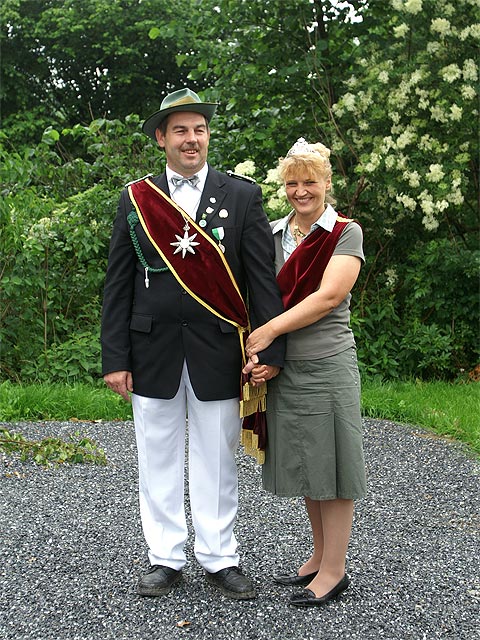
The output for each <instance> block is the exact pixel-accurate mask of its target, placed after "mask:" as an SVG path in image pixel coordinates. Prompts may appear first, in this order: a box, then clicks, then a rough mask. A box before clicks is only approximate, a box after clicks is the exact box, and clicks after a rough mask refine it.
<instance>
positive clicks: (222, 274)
mask: <svg viewBox="0 0 480 640" xmlns="http://www.w3.org/2000/svg"><path fill="white" fill-rule="evenodd" d="M128 191H129V195H130V199H131V201H132V202H133V205H134V207H135V209H136V211H137V214H138V217H139V220H140V223H141V225H142V227H143V229H144V231H145V233H146V234H147V237H148V239H149V240H150V242H151V243H152V244H153V246H154V247H155V249H156V250H157V251H158V253H159V254H160V256H161V257H162V258H163V260H164V261H165V264H167V265H168V267H169V269H170V271H171V272H172V274H173V275H174V276H175V278H176V279H177V280H178V282H179V283H180V284H181V285H182V287H183V288H184V289H185V290H187V291H188V293H189V294H190V295H191V296H193V297H194V298H195V299H196V300H197V301H198V302H200V304H202V305H203V306H204V307H206V308H207V309H209V311H211V312H212V313H214V314H215V315H216V316H218V317H219V318H222V320H225V321H226V322H229V323H230V324H233V325H235V326H236V327H237V328H243V329H244V330H246V329H247V328H248V325H249V321H248V313H247V309H246V307H245V303H244V301H243V298H242V296H241V294H240V290H239V288H238V285H237V283H236V282H235V278H234V276H233V273H232V272H231V270H230V267H229V265H228V263H227V261H226V260H225V257H224V255H223V253H222V252H221V251H220V249H219V248H218V246H217V245H216V244H215V242H214V241H213V240H212V238H210V236H209V235H207V234H206V233H205V232H204V231H203V230H202V229H201V228H200V227H199V226H198V225H197V224H196V223H195V222H194V221H193V220H192V219H191V218H190V216H188V215H187V214H186V213H185V212H184V211H183V210H182V209H180V207H178V206H177V205H176V204H175V202H173V200H171V199H170V198H169V197H168V196H167V195H166V194H165V193H164V192H163V191H162V190H161V189H159V188H158V187H157V186H156V185H155V184H154V183H153V182H151V181H150V180H148V179H146V180H140V181H139V182H134V183H133V184H131V185H130V186H129V187H128ZM186 222H188V226H189V227H190V229H189V231H188V235H189V236H190V237H192V236H193V235H194V234H196V235H195V238H193V240H194V242H198V243H199V244H198V246H194V247H193V250H194V252H195V253H194V254H193V253H190V252H187V253H186V254H185V257H184V258H182V252H181V251H180V252H178V253H174V251H175V247H174V246H172V245H171V243H172V242H175V241H176V240H177V238H176V236H179V237H181V238H183V236H184V234H185V229H184V227H185V223H186Z"/></svg>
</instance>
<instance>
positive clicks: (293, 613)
mask: <svg viewBox="0 0 480 640" xmlns="http://www.w3.org/2000/svg"><path fill="white" fill-rule="evenodd" d="M1 426H6V427H7V428H8V429H9V430H10V431H18V432H20V433H22V434H23V435H24V436H25V437H27V438H43V437H46V436H62V437H65V436H66V435H67V434H70V433H72V434H73V433H75V432H77V431H80V432H81V433H82V434H85V435H87V436H88V437H90V438H92V439H94V440H95V441H96V442H97V443H98V444H99V445H100V446H101V447H103V449H104V450H105V452H106V454H107V458H108V465H107V466H105V467H98V466H91V465H72V466H63V467H58V468H49V469H44V468H41V467H38V466H36V465H35V464H33V463H25V462H21V461H20V460H18V458H15V457H12V456H5V455H2V454H0V463H1V465H2V475H1V478H0V482H1V509H0V567H1V568H0V575H1V583H0V589H1V591H0V638H2V640H10V639H15V640H23V639H26V638H35V639H38V640H49V639H55V640H61V639H62V640H63V639H68V640H96V639H100V638H101V639H102V640H106V639H110V638H112V639H113V638H114V639H115V640H127V639H128V640H136V639H141V640H171V639H172V640H173V639H175V640H176V639H178V638H183V637H190V638H193V639H200V638H202V639H212V640H220V639H224V638H225V639H226V638H228V639H229V640H236V639H238V640H254V639H256V640H257V639H258V640H260V639H265V640H318V639H325V640H329V639H333V638H335V639H336V638H342V639H355V640H370V639H372V640H379V639H384V638H387V639H392V640H393V639H395V640H398V639H400V640H404V639H414V640H434V639H436V638H441V639H443V638H452V639H455V640H460V639H463V638H465V639H468V640H472V639H473V638H478V637H479V636H480V626H479V618H478V612H479V604H480V581H479V575H480V570H479V569H480V567H479V564H480V545H479V542H480V532H479V526H478V514H479V512H480V509H479V502H480V492H479V463H478V460H475V459H474V458H472V456H470V455H469V454H468V452H467V451H466V450H465V449H464V448H463V447H461V446H460V445H458V444H455V443H451V442H448V441H446V440H444V439H441V438H437V437H435V436H434V435H432V434H430V433H428V432H426V431H423V430H421V429H417V428H410V427H405V426H400V425H398V424H395V423H392V422H388V421H380V420H365V422H364V426H365V454H366V461H367V467H368V479H369V489H368V494H367V497H366V498H365V499H364V500H361V501H359V502H358V504H357V506H356V512H355V521H354V528H353V533H352V541H351V545H350V549H349V557H348V573H349V575H350V576H351V578H352V586H351V587H350V589H349V590H348V591H346V592H345V593H344V594H343V595H342V596H341V597H340V598H339V599H338V601H336V602H331V603H329V604H328V605H326V606H325V607H324V608H322V609H309V610H301V609H300V610H299V609H295V608H293V607H290V606H289V605H288V604H287V601H288V597H289V595H290V592H291V589H290V588H287V587H281V586H280V585H276V584H275V583H273V582H272V581H271V575H272V574H273V573H275V572H276V571H277V570H281V571H283V570H288V569H292V570H295V569H296V568H297V567H298V566H299V565H300V564H301V563H302V561H303V560H304V559H305V558H306V556H307V555H308V553H309V549H310V542H309V536H308V526H307V522H306V516H305V514H304V507H303V501H302V500H301V499H297V498H295V499H286V498H276V497H272V496H271V495H269V494H267V493H265V492H264V491H263V490H262V489H261V488H260V485H261V482H260V468H259V467H258V466H257V465H256V463H255V462H254V461H253V460H252V459H251V458H247V457H246V456H245V455H244V454H243V453H242V452H241V451H239V454H238V465H239V475H240V495H241V505H240V510H239V518H238V522H237V527H236V533H237V538H238V540H239V543H240V553H241V558H242V559H241V566H242V568H243V570H244V572H245V573H247V574H248V575H250V576H251V577H252V578H253V579H254V581H255V583H256V586H257V588H258V592H259V597H258V599H256V600H253V601H246V602H235V601H232V600H229V599H226V598H224V597H223V596H221V595H219V594H217V592H216V591H215V589H213V588H212V587H211V586H209V585H207V584H206V582H205V580H204V578H203V573H202V570H201V568H200V567H199V566H198V564H197V563H196V561H195V559H194V557H193V552H192V542H191V536H190V538H189V543H188V549H187V551H188V557H189V562H188V563H187V566H186V567H185V570H184V582H183V584H182V585H181V586H180V587H178V588H177V589H175V590H173V591H172V592H171V593H170V594H169V595H168V596H164V597H161V598H141V597H139V596H137V595H136V592H135V588H136V583H137V581H138V578H139V577H140V575H141V574H142V573H143V571H144V570H145V569H146V568H147V566H148V560H147V556H146V549H145V544H144V541H143V537H142V532H141V529H140V522H139V510H138V504H137V469H136V449H135V441H134V433H133V426H132V424H131V423H100V424H94V423H57V422H47V423H15V424H8V425H5V424H3V425H1ZM184 621H185V622H188V623H189V624H188V625H185V626H179V623H180V625H181V623H182V622H184Z"/></svg>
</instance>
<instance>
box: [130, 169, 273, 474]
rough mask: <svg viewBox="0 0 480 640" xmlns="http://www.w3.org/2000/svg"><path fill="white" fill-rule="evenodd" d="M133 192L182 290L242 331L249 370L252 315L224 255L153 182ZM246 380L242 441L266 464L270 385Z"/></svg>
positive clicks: (138, 209) (150, 234)
mask: <svg viewBox="0 0 480 640" xmlns="http://www.w3.org/2000/svg"><path fill="white" fill-rule="evenodd" d="M128 193H129V196H130V200H131V201H132V203H133V206H134V207H135V210H136V212H137V215H138V218H139V221H140V224H141V225H142V227H143V230H144V231H145V233H146V235H147V237H148V239H149V241H150V242H151V243H152V245H153V246H154V248H155V249H156V251H157V252H158V254H159V255H160V256H161V258H162V259H163V261H164V262H165V264H166V265H167V266H168V268H169V270H170V272H171V273H172V274H173V276H174V277H175V279H176V280H177V281H178V282H179V284H180V285H181V286H182V288H183V289H185V291H187V292H188V294H189V295H191V296H192V298H194V299H195V300H196V301H197V302H199V303H200V304H201V305H202V306H203V307H205V308H206V309H208V310H209V311H210V312H211V313H213V314H214V315H216V316H217V317H218V318H221V319H222V320H224V321H225V322H228V323H230V324H232V325H233V326H234V327H236V329H237V331H238V335H239V339H240V347H241V353H242V363H243V365H245V363H246V357H245V340H246V338H247V335H248V332H249V330H250V323H249V317H248V311H247V308H246V306H245V302H244V300H243V298H242V295H241V293H240V289H239V287H238V285H237V282H236V281H235V277H234V275H233V273H232V271H231V269H230V266H229V265H228V262H227V261H226V259H225V256H224V255H223V252H222V251H221V250H220V248H219V247H218V246H217V245H216V244H215V242H214V241H213V240H212V238H211V237H210V236H209V235H208V234H206V233H205V232H204V231H203V229H202V228H201V227H200V226H198V225H197V224H196V223H195V221H194V220H192V218H190V216H189V215H188V214H187V213H186V212H185V211H183V209H181V208H180V207H179V206H178V205H177V204H176V203H175V202H174V201H173V200H172V199H171V198H169V197H168V196H167V194H166V193H164V192H163V191H162V190H161V189H159V188H158V187H157V186H156V185H155V184H154V183H153V182H151V180H149V179H148V178H147V179H144V180H139V181H137V182H134V183H132V184H130V185H129V187H128ZM175 247H176V248H175ZM240 379H241V385H240V417H241V418H246V417H247V416H251V418H249V420H248V422H247V421H244V431H246V432H247V433H242V442H244V443H245V444H246V445H247V446H246V451H247V453H249V454H250V455H253V456H254V457H255V458H256V459H257V461H258V462H260V463H262V462H263V459H264V451H263V449H264V448H265V442H266V432H265V424H264V423H265V420H264V412H265V408H266V406H265V405H266V402H265V394H266V384H265V385H261V386H259V387H253V386H252V385H250V384H249V382H248V378H247V379H246V378H245V377H243V378H242V377H241V374H240ZM249 442H251V447H249V446H248V443H249ZM260 445H262V446H260ZM247 449H248V450H247ZM259 449H261V450H260V451H259Z"/></svg>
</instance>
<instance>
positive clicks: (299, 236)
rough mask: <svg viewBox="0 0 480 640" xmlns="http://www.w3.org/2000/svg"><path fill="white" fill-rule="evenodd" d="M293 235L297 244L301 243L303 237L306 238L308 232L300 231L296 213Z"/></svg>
mask: <svg viewBox="0 0 480 640" xmlns="http://www.w3.org/2000/svg"><path fill="white" fill-rule="evenodd" d="M292 235H293V237H294V238H295V242H296V243H297V244H299V243H300V242H301V241H302V240H303V238H305V236H306V235H307V234H306V233H303V231H300V229H299V228H298V224H297V216H296V214H295V217H294V222H293V233H292Z"/></svg>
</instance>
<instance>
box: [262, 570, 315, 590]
mask: <svg viewBox="0 0 480 640" xmlns="http://www.w3.org/2000/svg"><path fill="white" fill-rule="evenodd" d="M317 573H318V572H317V571H315V573H307V575H305V576H299V575H293V576H273V579H274V581H275V582H278V584H284V585H285V586H286V587H305V586H306V585H307V584H309V583H310V582H311V581H312V580H313V579H314V577H315V576H316V575H317Z"/></svg>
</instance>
